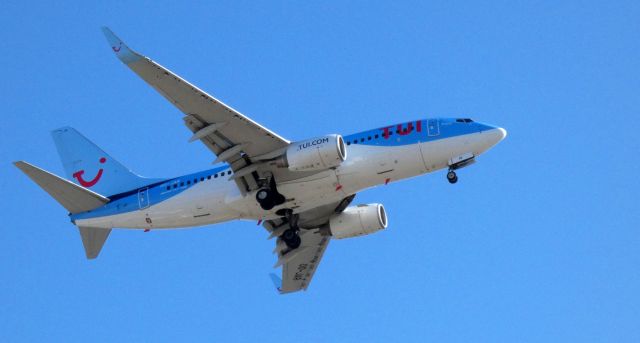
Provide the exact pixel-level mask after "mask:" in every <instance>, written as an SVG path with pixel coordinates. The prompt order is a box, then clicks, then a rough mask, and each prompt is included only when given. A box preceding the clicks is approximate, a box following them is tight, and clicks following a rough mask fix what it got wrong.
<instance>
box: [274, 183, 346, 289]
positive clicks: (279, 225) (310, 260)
mask: <svg viewBox="0 0 640 343" xmlns="http://www.w3.org/2000/svg"><path fill="white" fill-rule="evenodd" d="M354 198H355V195H351V196H349V197H346V198H344V199H343V200H342V201H339V202H336V203H333V204H329V205H325V206H320V207H317V208H314V209H312V210H309V211H306V212H302V213H300V214H299V218H298V227H299V228H300V229H299V233H298V235H299V236H300V246H299V247H297V248H295V249H291V248H289V247H288V246H287V244H286V243H285V242H284V241H283V239H281V238H280V237H281V236H282V235H283V234H284V232H285V231H286V230H287V229H289V223H287V222H286V220H283V219H278V220H269V221H267V222H265V223H264V227H265V228H266V229H267V231H269V233H270V236H269V238H274V237H278V238H277V239H276V247H275V249H274V253H275V254H276V255H277V256H278V261H277V262H276V264H275V267H276V268H277V267H280V266H282V278H278V277H276V276H272V278H273V279H274V282H275V283H276V287H277V288H278V291H279V292H280V293H291V292H296V291H300V290H306V289H307V287H309V283H311V279H313V276H314V275H315V273H316V271H317V270H318V266H319V264H320V261H321V260H322V256H323V255H324V252H325V250H326V249H327V246H328V245H329V241H330V240H331V235H330V233H329V231H328V230H327V228H326V225H327V223H328V222H329V219H330V218H331V216H332V215H334V214H336V213H340V212H342V211H344V209H345V208H346V207H347V206H348V205H349V204H350V203H351V202H352V201H353V199H354Z"/></svg>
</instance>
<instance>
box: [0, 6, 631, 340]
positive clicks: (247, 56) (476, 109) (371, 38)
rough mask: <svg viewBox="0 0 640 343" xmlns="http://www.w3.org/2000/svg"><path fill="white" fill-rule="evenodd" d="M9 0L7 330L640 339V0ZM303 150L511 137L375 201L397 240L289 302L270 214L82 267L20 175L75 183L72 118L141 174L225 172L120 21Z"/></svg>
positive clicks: (51, 209)
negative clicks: (66, 131)
mask: <svg viewBox="0 0 640 343" xmlns="http://www.w3.org/2000/svg"><path fill="white" fill-rule="evenodd" d="M209 3H210V2H203V3H195V4H186V3H185V4H183V3H182V2H176V1H147V2H140V3H138V4H137V5H113V4H102V5H100V4H92V5H89V4H88V3H87V2H78V3H64V2H60V3H58V2H56V4H55V5H53V4H52V2H42V3H38V2H35V3H27V2H23V1H14V0H10V1H8V2H7V1H5V2H3V4H2V10H0V20H1V21H0V28H1V29H0V47H1V50H2V51H3V53H2V55H1V56H0V62H1V63H0V64H1V65H2V82H1V83H0V99H1V100H2V119H1V123H2V134H1V135H0V149H1V150H0V162H2V167H1V168H0V173H1V175H0V187H1V189H2V193H3V195H2V197H1V198H0V201H1V208H2V210H3V213H4V215H3V217H4V223H3V225H2V228H1V229H0V280H2V282H1V285H0V341H6V342H9V341H85V340H93V341H98V342H101V341H187V340H189V341H217V342H227V341H259V342H300V341H359V342H362V341H379V342H388V341H394V340H401V341H415V342H456V341H457V342H567V341H570V342H571V341H573V342H576V341H579V342H638V341H640V226H639V219H640V218H639V213H640V211H639V206H638V191H639V181H638V177H637V175H638V173H639V172H640V170H639V164H640V163H639V162H638V151H639V149H640V140H639V139H638V132H640V125H639V124H638V123H639V120H638V109H639V108H640V97H639V95H640V51H639V50H640V49H639V47H640V44H639V42H640V21H639V20H638V18H640V6H639V5H638V3H637V2H632V1H629V2H624V1H619V2H615V4H609V2H606V1H602V2H600V3H599V4H598V3H590V2H582V1H581V2H572V1H561V2H558V1H548V2H545V1H536V2H534V1H530V2H526V1H525V2H515V1H498V2H490V3H486V2H482V4H477V5H472V4H469V3H468V2H459V3H453V2H450V1H443V2H439V3H431V4H425V2H415V3H411V2H405V3H402V4H394V5H390V4H387V5H377V4H376V5H372V4H371V3H370V2H365V1H362V2H350V3H349V4H343V3H342V2H333V3H324V2H315V3H312V4H304V5H303V4H302V2H300V3H298V4H296V3H295V2H284V3H280V2H277V3H271V4H269V5H260V6H256V5H254V4H253V3H250V2H249V3H247V2H237V1H232V2H225V3H217V4H209ZM101 25H108V26H110V27H111V28H112V29H113V30H114V31H115V32H116V33H117V34H118V35H120V36H121V37H122V38H123V39H124V40H125V41H126V42H127V43H129V45H130V46H131V47H133V48H134V49H136V50H138V51H140V52H142V53H144V54H146V55H148V56H150V57H151V58H153V59H155V60H156V61H158V62H160V63H161V64H163V65H165V66H166V67H168V68H169V69H172V70H173V71H175V72H176V73H178V74H179V75H181V76H183V77H185V78H187V79H188V80H190V81H191V82H193V83H195V84H196V85H198V86H200V87H201V88H203V89H204V90H206V91H208V92H210V93H211V94H213V95H215V96H216V97H218V98H220V99H222V100H223V101H225V102H226V103H228V104H230V105H232V106H233V107H235V108H237V109H238V110H240V111H241V112H243V113H245V114H246V115H248V116H250V117H251V118H253V119H254V120H256V121H258V122H260V123H262V124H264V125H265V126H267V127H269V128H270V129H272V130H274V131H276V132H278V133H280V134H281V135H283V136H284V137H287V138H289V139H292V140H295V139H303V138H307V137H311V136H317V135H322V134H326V133H344V134H348V133H353V132H357V131H360V130H364V129H368V128H373V127H379V126H382V125H386V124H391V123H396V122H402V121H408V120H414V119H417V118H426V117H430V116H470V117H472V118H475V119H477V120H481V121H484V122H488V123H493V124H496V125H500V126H503V127H505V128H506V129H507V130H508V131H509V136H508V137H507V139H506V140H505V141H503V142H502V143H501V144H500V145H498V146H497V147H496V148H494V149H493V150H491V151H490V152H489V153H488V154H486V155H483V156H482V157H481V158H480V159H479V161H478V162H479V163H477V164H475V165H473V166H472V167H470V168H468V169H464V170H462V171H461V172H460V173H459V176H460V181H459V182H458V184H456V185H454V186H452V185H449V184H448V183H447V182H446V180H445V176H444V173H443V172H440V173H436V174H432V175H427V176H422V177H420V178H416V179H412V180H407V181H403V182H399V183H396V184H391V185H389V186H386V187H380V188H377V189H373V190H368V191H365V192H363V193H361V194H359V195H358V197H357V199H356V201H357V202H362V203H366V202H382V203H384V204H385V206H386V207H387V211H388V213H389V216H390V227H389V229H388V230H386V231H384V232H381V233H377V234H374V235H371V236H367V237H363V238H360V239H352V240H343V241H336V242H332V244H331V245H330V246H329V249H328V251H327V254H326V255H325V258H324V261H323V262H322V264H321V266H320V268H319V271H318V273H317V274H316V278H315V279H314V280H313V283H312V285H311V287H310V288H309V291H307V292H306V293H298V294H292V295H288V296H279V295H277V294H276V292H275V291H274V289H273V286H272V284H271V282H270V280H269V278H268V276H267V275H268V273H269V272H271V271H272V269H271V267H272V265H273V263H274V262H275V258H274V256H273V255H272V254H271V250H272V249H273V246H272V244H273V242H272V241H267V240H266V238H267V234H266V232H265V231H264V230H263V229H262V228H261V227H258V226H256V224H255V223H253V222H233V223H227V224H222V225H217V226H211V227H205V228H200V229H193V230H175V231H163V232H160V231H152V232H150V233H142V232H139V231H116V232H114V233H112V235H111V237H110V238H109V241H108V242H107V244H106V246H105V248H104V250H103V251H102V254H101V256H100V257H99V258H98V259H97V260H95V261H87V260H85V258H84V252H83V250H82V246H81V242H80V238H79V235H78V233H77V231H76V229H75V227H74V226H72V225H71V224H70V223H69V221H68V218H67V217H66V212H65V210H64V209H63V208H62V207H60V206H59V205H58V204H57V203H56V202H55V201H53V200H52V199H50V198H49V197H48V195H47V194H46V193H44V192H43V191H41V190H40V189H39V188H38V187H36V186H35V185H34V184H33V183H31V181H30V180H28V179H27V178H26V177H25V176H23V175H22V174H21V173H20V172H19V171H18V170H17V169H16V168H14V167H13V166H12V165H11V164H10V162H11V161H14V160H19V159H25V160H28V161H30V162H32V163H35V164H37V165H39V166H42V167H44V168H46V169H49V170H51V171H52V172H54V173H58V174H63V171H62V166H61V164H60V162H59V160H58V156H57V154H56V152H55V148H54V145H53V142H52V140H51V137H50V135H49V131H50V130H52V129H55V128H57V127H60V126H63V125H72V126H74V127H76V128H77V129H78V130H80V131H81V132H83V133H84V134H85V135H87V136H88V137H90V138H91V139H92V140H94V141H95V142H96V143H98V144H99V145H101V146H102V147H103V148H104V149H105V150H107V151H108V152H110V153H111V154H112V155H113V156H115V157H116V158H118V159H119V160H121V161H122V162H123V163H124V164H126V165H127V166H129V167H131V168H132V169H133V170H135V171H137V172H139V173H141V174H143V175H147V176H157V177H163V176H167V177H169V176H175V175H179V174H182V173H187V172H191V171H195V170H199V169H204V168H208V167H210V162H211V161H212V160H213V159H214V157H213V156H212V154H211V153H210V152H209V151H208V150H207V149H206V148H204V147H203V146H201V145H198V144H187V139H188V138H189V136H190V134H189V132H188V130H187V129H186V128H185V127H184V126H183V124H182V119H181V117H182V114H181V113H180V112H179V111H178V110H177V109H175V108H174V107H172V106H171V105H170V104H168V103H167V102H166V101H165V100H164V99H163V98H162V97H161V96H159V95H158V94H156V93H155V91H154V90H152V89H151V88H149V87H148V86H147V85H146V84H144V83H143V82H142V81H141V80H139V79H138V78H137V77H136V76H135V75H134V74H133V73H131V72H130V71H129V70H128V69H126V68H125V67H124V66H123V65H122V64H121V63H120V62H119V61H118V60H117V59H116V58H115V57H114V56H113V54H112V52H111V51H110V49H109V46H108V45H107V43H106V42H105V39H104V37H103V36H102V33H101V32H100V29H99V27H100V26H101Z"/></svg>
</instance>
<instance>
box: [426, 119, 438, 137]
mask: <svg viewBox="0 0 640 343" xmlns="http://www.w3.org/2000/svg"><path fill="white" fill-rule="evenodd" d="M427 135H428V136H438V135H440V123H439V122H438V119H429V120H427Z"/></svg>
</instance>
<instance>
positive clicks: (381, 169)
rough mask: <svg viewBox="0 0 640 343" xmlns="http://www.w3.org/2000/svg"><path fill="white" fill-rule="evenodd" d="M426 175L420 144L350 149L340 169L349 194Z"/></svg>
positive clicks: (339, 171) (339, 174)
mask: <svg viewBox="0 0 640 343" xmlns="http://www.w3.org/2000/svg"><path fill="white" fill-rule="evenodd" d="M425 172H426V168H425V165H424V161H423V159H422V155H421V153H420V146H419V145H418V144H409V145H402V146H372V145H356V146H353V145H352V146H350V148H349V157H348V158H347V160H346V161H345V162H343V164H342V165H341V166H340V167H339V168H338V169H337V174H338V179H339V181H340V184H341V185H342V187H343V189H344V192H345V193H346V194H353V193H355V192H358V191H360V190H362V189H364V188H369V187H373V186H376V185H380V184H385V183H388V182H392V181H396V180H400V179H404V178H407V177H412V176H416V175H420V174H422V173H425Z"/></svg>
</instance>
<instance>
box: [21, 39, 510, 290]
mask: <svg viewBox="0 0 640 343" xmlns="http://www.w3.org/2000/svg"><path fill="white" fill-rule="evenodd" d="M102 31H103V33H104V35H105V36H106V38H107V41H108V42H109V44H110V46H111V49H112V50H113V52H114V53H115V55H116V56H117V57H118V58H119V60H120V61H121V62H123V63H124V64H125V65H126V66H127V67H129V69H131V70H132V71H133V72H134V73H136V74H137V75H138V76H139V77H140V78H142V79H143V80H144V81H145V82H147V83H148V84H149V85H151V87H153V88H154V89H155V90H157V91H158V93H160V94H161V95H162V96H164V97H165V98H166V99H167V100H169V102H170V103H172V104H173V105H174V106H175V107H177V108H178V109H179V110H180V111H181V112H183V114H184V117H183V120H184V124H185V125H186V126H187V128H188V129H189V130H190V131H191V132H192V134H193V135H192V136H191V138H190V139H189V142H195V141H199V142H201V143H203V144H204V145H205V146H206V147H207V148H209V150H211V152H213V154H215V156H216V158H215V160H214V161H213V164H221V163H222V164H221V165H219V166H216V167H213V168H211V169H207V170H204V171H199V172H195V173H192V174H187V175H182V176H178V177H172V178H155V179H152V178H145V177H141V176H139V175H137V174H135V173H134V172H132V171H131V170H130V169H128V168H127V167H125V166H124V165H122V164H120V163H119V162H118V161H117V160H115V159H114V158H113V157H111V156H110V155H109V154H107V153H106V152H104V151H103V150H102V149H101V148H99V147H98V146H97V145H95V144H94V143H92V142H91V141H90V140H88V139H87V138H85V137H84V136H83V135H82V134H80V133H79V132H78V131H76V130H75V129H73V128H71V127H62V128H59V129H56V130H54V131H52V135H53V140H54V142H55V145H56V148H57V151H58V153H59V155H60V158H61V160H62V164H63V167H64V170H65V173H66V176H67V179H65V178H62V177H60V176H57V175H55V174H52V173H50V172H48V171H45V170H43V169H41V168H38V167H36V166H34V165H32V164H29V163H27V162H24V161H18V162H14V164H15V165H16V166H17V167H18V168H19V169H20V170H21V171H22V172H24V173H25V174H26V175H27V176H28V177H29V178H31V179H32V180H33V181H34V182H35V183H37V184H38V185H39V186H40V187H41V188H43V189H44V190H45V191H46V192H47V193H49V194H50V195H51V196H52V197H53V198H54V199H55V200H57V201H58V202H59V203H60V204H61V205H62V206H63V207H65V208H66V209H67V210H68V211H69V217H70V220H71V223H73V224H74V225H76V226H77V227H78V229H79V232H80V236H81V238H82V243H83V246H84V249H85V254H86V257H87V258H88V259H94V258H96V257H97V256H98V254H99V253H100V251H101V250H102V247H103V245H104V244H105V241H106V240H107V238H108V236H109V234H110V233H111V230H112V229H113V228H122V229H125V228H126V229H141V230H145V231H149V230H157V229H168V228H182V227H195V226H203V225H211V224H216V223H222V222H226V221H231V220H237V219H242V220H255V221H258V222H259V223H262V226H263V227H264V228H265V229H266V230H267V231H268V233H269V238H270V239H272V238H275V249H274V253H275V254H276V255H277V262H276V264H275V266H274V267H276V268H278V267H282V270H281V276H278V275H275V274H270V275H271V278H272V281H273V282H274V284H275V285H276V288H277V290H278V291H279V292H280V293H282V294H284V293H290V292H296V291H300V290H307V287H308V286H309V283H310V282H311V280H312V278H313V276H314V274H315V272H316V270H317V269H318V265H319V263H320V261H321V259H322V256H323V254H324V252H325V249H326V248H327V245H328V244H329V242H330V241H331V240H332V239H345V238H352V237H358V236H362V235H368V234H371V233H374V232H377V231H380V230H383V229H386V228H387V226H388V218H387V213H386V211H385V208H384V206H383V205H382V204H379V203H371V204H359V205H355V206H351V203H352V201H353V200H354V198H355V195H356V193H358V192H360V191H362V190H365V189H367V188H371V187H375V186H379V185H386V184H389V183H390V182H395V181H398V180H402V179H406V178H411V177H415V176H418V175H422V174H426V173H433V172H435V171H438V170H443V169H446V170H447V173H446V178H447V180H448V181H449V182H450V183H452V184H454V183H456V182H457V181H458V176H457V174H456V171H457V170H458V169H460V168H463V167H467V166H469V165H471V164H473V163H474V162H475V161H476V159H477V157H478V156H479V155H481V154H482V153H484V152H486V151H487V150H489V149H490V148H492V147H493V146H495V145H496V144H498V143H499V142H500V141H502V140H503V139H504V138H505V136H506V135H507V132H506V130H505V129H503V128H501V127H498V126H494V125H489V124H484V123H480V122H476V121H474V120H472V119H469V118H429V119H421V120H416V121H411V122H405V123H400V124H394V125H389V126H384V127H379V128H375V129H372V130H367V131H362V132H359V133H355V134H351V135H345V136H342V135H340V134H327V135H324V136H320V137H313V138H309V139H304V140H302V141H296V142H291V141H289V140H287V139H285V138H283V137H282V136H280V135H278V134H276V133H274V132H273V131H270V130H269V129H267V128H266V127H264V126H262V125H260V124H258V123H256V122H255V121H253V120H251V119H250V118H248V117H246V116H244V115H243V114H241V113H239V112H238V111H236V110H234V109H233V108H231V107H229V106H228V105H226V104H224V103H222V102H221V101H220V100H218V99H216V98H214V97H213V96H211V95H209V94H207V93H206V92H204V91H203V90H201V89H199V88H197V87H196V86H194V85H192V84H191V83H189V82H188V81H186V80H184V79H182V78H181V77H179V76H178V75H176V74H174V73H173V72H171V71H169V70H168V69H166V68H164V67H163V66H161V65H160V64H158V63H156V62H155V61H153V60H151V59H149V58H148V57H145V56H143V55H141V54H139V53H137V52H135V51H134V50H132V49H130V48H129V47H128V46H127V45H126V44H125V43H124V42H123V41H122V40H120V39H119V38H118V37H117V36H116V35H115V34H114V33H113V32H112V31H111V30H110V29H108V28H106V27H103V28H102Z"/></svg>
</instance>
